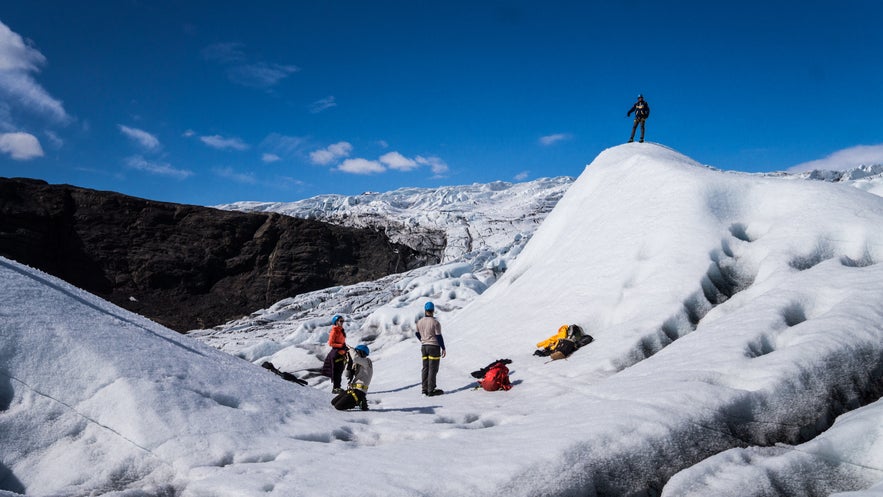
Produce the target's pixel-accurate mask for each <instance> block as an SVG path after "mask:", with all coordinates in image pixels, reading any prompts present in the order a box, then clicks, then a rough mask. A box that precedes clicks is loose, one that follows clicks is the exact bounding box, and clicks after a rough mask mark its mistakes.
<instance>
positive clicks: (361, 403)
mask: <svg viewBox="0 0 883 497" xmlns="http://www.w3.org/2000/svg"><path fill="white" fill-rule="evenodd" d="M368 354H370V350H368V346H367V345H365V344H363V343H362V344H359V345H356V347H355V348H353V349H350V350H349V351H348V352H347V363H346V377H347V378H348V379H349V386H348V387H347V389H346V390H345V391H342V392H340V393H339V394H338V395H337V396H336V397H334V399H333V400H332V401H331V405H333V406H334V407H335V409H337V410H339V411H345V410H347V409H352V408H353V407H356V406H358V407H359V408H360V409H361V410H363V411H367V410H368V398H367V395H368V385H370V384H371V377H372V376H374V364H373V363H372V362H371V359H369V358H368Z"/></svg>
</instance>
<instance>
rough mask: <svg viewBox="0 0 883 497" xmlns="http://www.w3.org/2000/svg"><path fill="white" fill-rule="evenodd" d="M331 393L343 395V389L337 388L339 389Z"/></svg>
mask: <svg viewBox="0 0 883 497" xmlns="http://www.w3.org/2000/svg"><path fill="white" fill-rule="evenodd" d="M331 393H333V394H339V393H343V389H342V388H340V387H337V388H334V389H332V390H331Z"/></svg>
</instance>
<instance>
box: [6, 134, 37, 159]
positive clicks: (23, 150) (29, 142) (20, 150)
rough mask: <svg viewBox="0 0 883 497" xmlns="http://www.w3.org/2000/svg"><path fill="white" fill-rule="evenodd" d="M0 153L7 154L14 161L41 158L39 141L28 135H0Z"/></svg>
mask: <svg viewBox="0 0 883 497" xmlns="http://www.w3.org/2000/svg"><path fill="white" fill-rule="evenodd" d="M0 152H3V153H5V154H9V155H10V156H11V157H12V158H13V159H15V160H29V159H33V158H35V157H43V147H41V146H40V140H38V139H37V137H36V136H34V135H32V134H30V133H3V134H0Z"/></svg>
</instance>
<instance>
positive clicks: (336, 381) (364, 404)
mask: <svg viewBox="0 0 883 497" xmlns="http://www.w3.org/2000/svg"><path fill="white" fill-rule="evenodd" d="M343 321H344V320H343V316H341V315H339V314H335V315H334V316H333V317H332V318H331V332H330V333H329V334H328V345H329V346H330V347H331V351H329V352H328V355H327V356H326V357H325V364H324V367H323V372H324V373H325V375H326V376H329V377H331V388H332V390H331V392H332V393H334V394H336V397H334V399H333V400H332V401H331V404H332V405H334V407H335V408H337V409H339V410H346V409H352V408H353V407H356V406H358V407H359V408H360V409H362V410H363V411H367V410H368V401H367V399H366V394H367V392H368V385H370V384H371V377H372V376H373V374H374V364H373V363H372V362H371V359H369V358H368V355H369V354H370V350H369V349H368V346H367V345H365V344H359V345H357V346H356V347H354V348H352V349H351V348H350V347H349V346H347V344H346V331H344V329H343ZM417 338H418V339H419V340H420V351H421V354H422V356H423V376H422V382H421V385H422V392H423V395H426V396H428V397H433V396H436V395H441V394H443V393H444V391H443V390H441V389H439V388H438V387H437V385H436V376H437V375H438V368H439V365H440V361H441V359H442V358H443V357H445V355H446V351H445V340H444V337H443V336H442V332H441V324H440V323H439V322H438V319H436V318H435V304H433V303H432V302H427V303H426V304H425V305H424V306H423V317H422V318H420V320H418V321H417ZM344 372H346V375H347V378H348V379H349V386H348V388H347V389H346V390H344V389H343V388H341V383H342V382H343V375H344Z"/></svg>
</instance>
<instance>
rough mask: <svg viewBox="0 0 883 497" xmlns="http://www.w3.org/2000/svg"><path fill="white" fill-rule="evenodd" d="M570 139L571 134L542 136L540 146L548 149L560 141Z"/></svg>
mask: <svg viewBox="0 0 883 497" xmlns="http://www.w3.org/2000/svg"><path fill="white" fill-rule="evenodd" d="M570 137H571V136H570V134H569V133H557V134H554V135H546V136H541V137H540V144H542V145H544V146H547V147H548V146H549V145H554V144H556V143H558V142H560V141H564V140H569V139H570Z"/></svg>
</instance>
